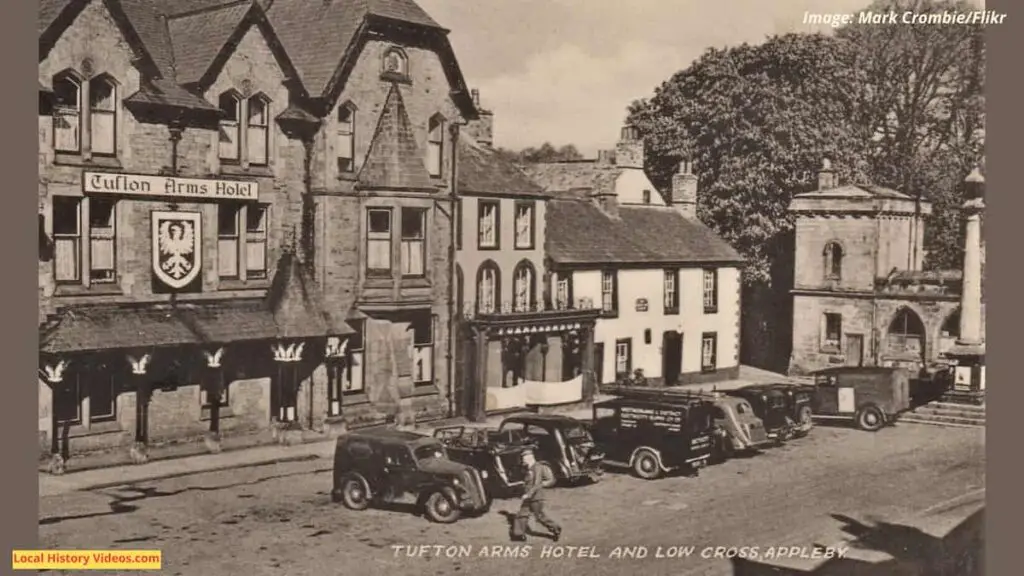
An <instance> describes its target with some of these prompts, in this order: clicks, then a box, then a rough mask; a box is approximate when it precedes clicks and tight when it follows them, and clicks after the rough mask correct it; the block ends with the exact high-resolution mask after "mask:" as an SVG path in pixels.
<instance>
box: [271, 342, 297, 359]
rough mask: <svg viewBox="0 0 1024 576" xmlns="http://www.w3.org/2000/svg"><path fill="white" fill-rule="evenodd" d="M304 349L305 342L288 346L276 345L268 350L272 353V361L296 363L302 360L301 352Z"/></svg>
mask: <svg viewBox="0 0 1024 576" xmlns="http://www.w3.org/2000/svg"><path fill="white" fill-rule="evenodd" d="M305 347H306V343H305V342H300V343H295V342H293V343H291V344H289V345H288V346H285V345H284V344H281V343H278V344H274V345H273V346H271V347H270V350H271V352H273V353H274V360H276V361H278V362H298V361H300V360H302V350H303V349H304V348H305Z"/></svg>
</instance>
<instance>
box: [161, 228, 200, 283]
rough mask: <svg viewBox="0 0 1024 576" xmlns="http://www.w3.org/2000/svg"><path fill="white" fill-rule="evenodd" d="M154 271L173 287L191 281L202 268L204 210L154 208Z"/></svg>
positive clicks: (162, 280) (163, 281)
mask: <svg viewBox="0 0 1024 576" xmlns="http://www.w3.org/2000/svg"><path fill="white" fill-rule="evenodd" d="M152 217H153V275H154V276H156V278H157V279H158V280H159V281H160V282H162V283H163V284H165V285H167V287H168V288H171V289H173V290H181V289H183V288H185V287H187V286H188V285H189V284H191V283H192V282H193V281H194V280H195V279H196V278H197V277H198V276H199V271H200V270H202V267H203V260H202V249H201V247H202V236H203V234H202V214H200V213H199V212H161V211H154V212H153V213H152Z"/></svg>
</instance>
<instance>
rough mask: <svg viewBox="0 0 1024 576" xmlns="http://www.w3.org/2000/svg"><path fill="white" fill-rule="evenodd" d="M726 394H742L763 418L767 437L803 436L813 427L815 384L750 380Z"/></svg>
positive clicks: (738, 395) (781, 438) (755, 412)
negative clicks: (752, 381) (750, 382)
mask: <svg viewBox="0 0 1024 576" xmlns="http://www.w3.org/2000/svg"><path fill="white" fill-rule="evenodd" d="M725 393H726V394H728V395H729V396H735V397H737V398H743V399H744V400H746V401H747V402H749V403H750V405H751V407H753V408H754V414H757V417H758V418H760V419H761V420H762V421H763V422H764V427H765V430H766V431H767V432H768V437H769V438H773V439H778V440H789V439H790V438H793V437H801V436H806V435H807V433H808V432H810V431H811V428H813V427H814V420H813V409H812V407H811V404H812V401H813V398H814V386H808V385H802V384H787V383H771V384H751V385H749V386H743V387H741V388H735V389H732V390H728V391H725Z"/></svg>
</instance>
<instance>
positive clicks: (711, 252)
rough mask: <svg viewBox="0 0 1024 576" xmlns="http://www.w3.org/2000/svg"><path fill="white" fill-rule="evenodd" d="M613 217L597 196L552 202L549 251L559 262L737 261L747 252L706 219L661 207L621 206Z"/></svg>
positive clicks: (548, 232) (548, 222)
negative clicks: (704, 221)
mask: <svg viewBox="0 0 1024 576" xmlns="http://www.w3.org/2000/svg"><path fill="white" fill-rule="evenodd" d="M618 212H619V214H618V217H612V216H610V215H609V214H607V213H606V212H604V211H603V210H601V209H600V208H598V207H597V206H596V205H595V204H594V203H593V202H592V201H590V200H584V199H576V198H557V199H555V200H554V201H552V202H549V203H548V208H547V212H546V220H545V221H546V228H545V235H546V238H545V250H546V251H547V253H548V255H549V256H550V257H551V258H552V259H553V260H554V261H555V262H556V263H558V264H570V265H571V264H576V265H602V264H646V263H650V264H701V263H736V264H739V263H741V262H742V260H743V259H742V257H741V256H740V255H739V253H738V252H736V250H734V249H733V248H732V247H731V246H729V244H728V243H726V242H725V241H724V240H722V239H721V238H720V237H719V236H718V235H717V234H715V232H713V231H712V230H711V229H710V228H708V227H707V226H705V225H704V224H702V223H701V222H699V221H697V220H695V219H692V218H686V217H684V216H683V215H682V214H680V213H679V212H678V211H676V210H675V209H674V208H671V207H662V206H627V205H620V206H619V207H618Z"/></svg>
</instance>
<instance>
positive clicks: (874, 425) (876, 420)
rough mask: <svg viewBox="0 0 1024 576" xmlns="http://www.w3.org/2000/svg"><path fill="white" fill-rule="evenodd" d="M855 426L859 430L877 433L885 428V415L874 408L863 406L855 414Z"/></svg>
mask: <svg viewBox="0 0 1024 576" xmlns="http://www.w3.org/2000/svg"><path fill="white" fill-rule="evenodd" d="M857 426H858V427H859V428H860V429H861V430H867V431H868V432H877V431H878V430H881V429H882V427H883V426H885V414H883V413H882V411H881V410H879V409H878V407H876V406H865V407H864V408H861V409H860V412H858V413H857Z"/></svg>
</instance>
